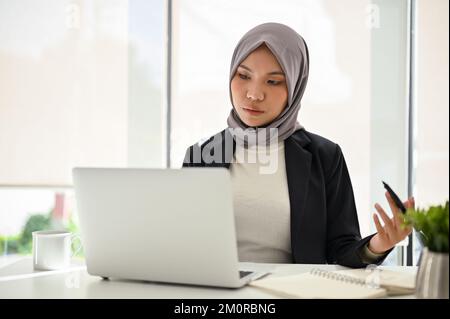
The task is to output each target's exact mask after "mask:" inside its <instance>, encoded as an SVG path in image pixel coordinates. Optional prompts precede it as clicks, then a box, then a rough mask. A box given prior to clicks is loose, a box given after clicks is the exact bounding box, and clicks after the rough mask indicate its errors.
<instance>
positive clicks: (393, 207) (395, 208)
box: [384, 192, 400, 213]
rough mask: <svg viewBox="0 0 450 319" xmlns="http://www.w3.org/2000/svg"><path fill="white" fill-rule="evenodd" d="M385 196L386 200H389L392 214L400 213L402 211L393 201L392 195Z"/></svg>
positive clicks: (386, 194)
mask: <svg viewBox="0 0 450 319" xmlns="http://www.w3.org/2000/svg"><path fill="white" fill-rule="evenodd" d="M384 195H385V196H386V198H387V201H388V203H389V206H390V207H391V211H392V213H396V212H399V211H400V209H399V208H398V207H397V205H395V202H394V200H393V199H392V197H391V195H390V194H389V193H388V192H386V193H385V194H384Z"/></svg>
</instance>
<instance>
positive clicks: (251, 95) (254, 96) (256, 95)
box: [247, 90, 264, 101]
mask: <svg viewBox="0 0 450 319" xmlns="http://www.w3.org/2000/svg"><path fill="white" fill-rule="evenodd" d="M247 99H251V100H254V101H257V100H260V101H262V100H263V99H264V93H263V92H258V91H256V90H251V91H250V90H249V91H247Z"/></svg>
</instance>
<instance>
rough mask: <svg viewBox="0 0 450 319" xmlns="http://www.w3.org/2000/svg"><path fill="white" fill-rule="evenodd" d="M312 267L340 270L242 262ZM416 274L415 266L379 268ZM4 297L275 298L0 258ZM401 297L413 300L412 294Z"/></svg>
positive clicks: (77, 265) (278, 270)
mask: <svg viewBox="0 0 450 319" xmlns="http://www.w3.org/2000/svg"><path fill="white" fill-rule="evenodd" d="M313 267H318V268H321V269H326V270H340V269H345V267H341V266H335V265H299V264H254V263H242V268H243V269H252V270H258V269H268V268H271V271H272V273H273V274H272V275H271V276H283V275H291V274H296V273H302V272H307V271H309V270H310V269H311V268H313ZM381 268H384V269H391V270H396V271H405V272H416V271H417V267H400V266H399V267H381ZM2 298H4V299H6V298H155V299H160V298H161V299H162V298H164V299H181V298H182V299H216V298H217V299H230V298H233V299H241V298H248V299H259V298H278V297H277V296H276V295H272V294H270V293H267V292H264V291H261V290H259V289H257V288H253V287H244V288H240V289H226V288H208V287H195V286H184V285H174V284H163V283H149V282H140V281H137V282H136V281H129V280H110V281H104V280H102V279H101V278H99V277H94V276H90V275H89V274H88V273H87V272H86V267H85V266H84V264H83V262H82V261H75V262H74V263H73V266H72V267H71V269H68V270H64V271H33V268H32V260H31V257H22V258H20V259H19V260H16V261H11V260H9V261H8V260H5V259H2V258H0V299H2ZM402 298H414V296H413V295H408V296H402Z"/></svg>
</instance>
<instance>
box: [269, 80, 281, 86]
mask: <svg viewBox="0 0 450 319" xmlns="http://www.w3.org/2000/svg"><path fill="white" fill-rule="evenodd" d="M267 82H268V83H269V84H270V85H278V84H280V82H281V81H274V80H269V81H267Z"/></svg>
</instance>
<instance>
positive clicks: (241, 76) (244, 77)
mask: <svg viewBox="0 0 450 319" xmlns="http://www.w3.org/2000/svg"><path fill="white" fill-rule="evenodd" d="M238 75H239V77H240V78H241V79H242V80H247V79H248V76H246V75H244V74H241V73H238Z"/></svg>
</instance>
